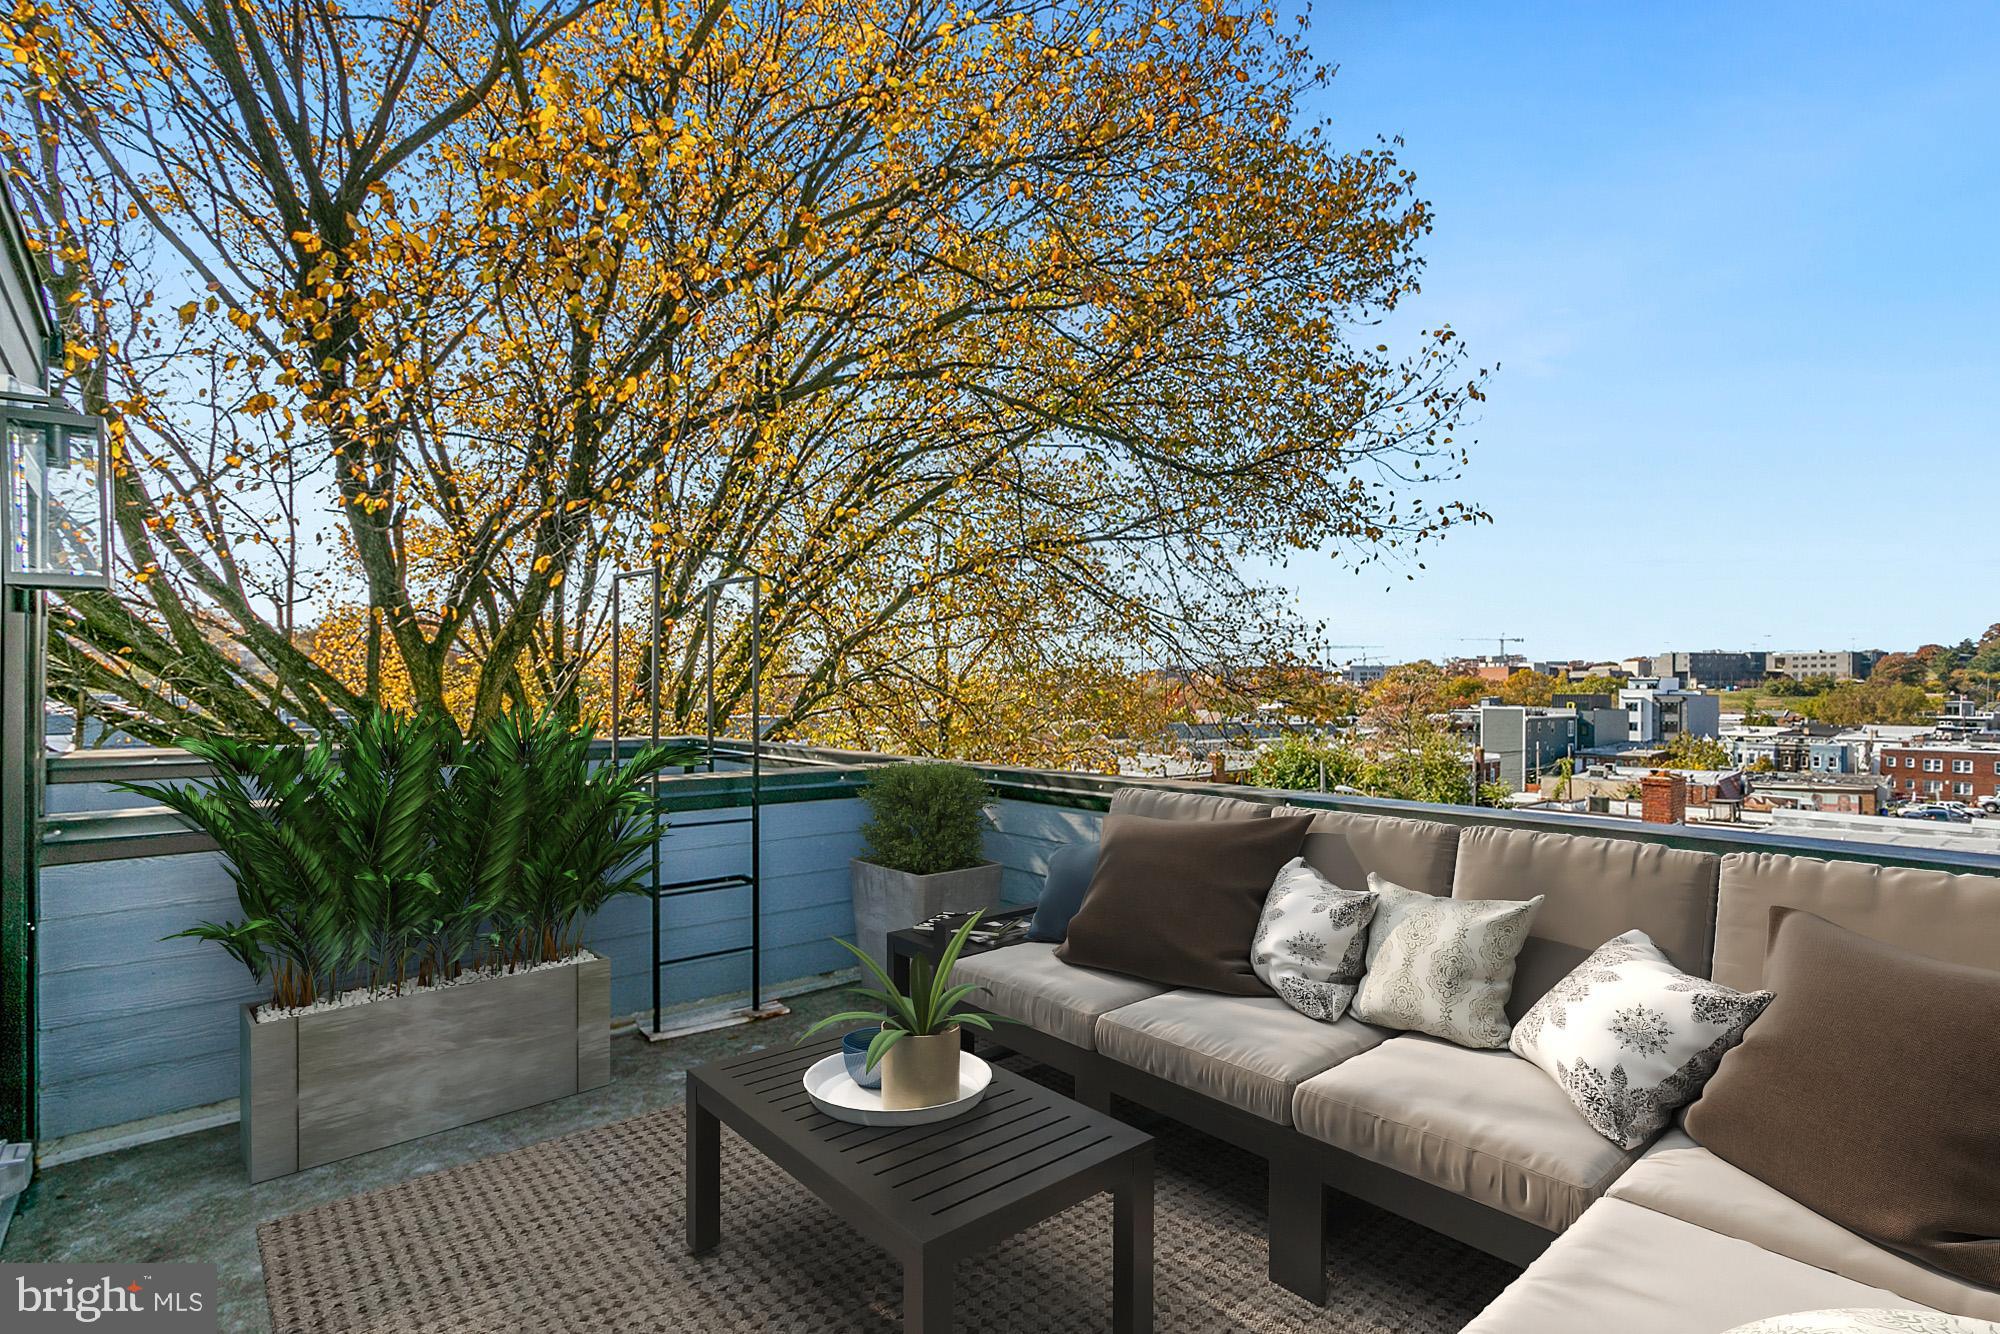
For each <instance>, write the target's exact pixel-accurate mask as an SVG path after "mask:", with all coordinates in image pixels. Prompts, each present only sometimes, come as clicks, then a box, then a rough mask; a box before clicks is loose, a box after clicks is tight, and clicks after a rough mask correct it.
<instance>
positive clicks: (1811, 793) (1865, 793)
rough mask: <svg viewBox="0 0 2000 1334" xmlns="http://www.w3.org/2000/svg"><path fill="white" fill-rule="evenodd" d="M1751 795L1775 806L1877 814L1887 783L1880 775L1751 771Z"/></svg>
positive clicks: (1856, 813) (1885, 799) (1843, 813)
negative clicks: (1753, 772) (1764, 772)
mask: <svg viewBox="0 0 2000 1334" xmlns="http://www.w3.org/2000/svg"><path fill="white" fill-rule="evenodd" d="M1750 795H1751V797H1752V798H1753V799H1755V800H1757V801H1761V802H1765V803H1768V804H1769V805H1771V806H1773V807H1785V808H1789V809H1792V810H1801V811H1830V812H1834V813H1837V814H1841V815H1875V814H1878V813H1879V812H1880V811H1881V809H1882V807H1883V805H1884V804H1885V802H1886V801H1887V798H1888V795H1889V793H1888V784H1887V783H1885V782H1884V781H1883V779H1882V778H1881V776H1880V775H1877V774H1825V773H1820V774H1814V773H1803V774H1752V775H1750Z"/></svg>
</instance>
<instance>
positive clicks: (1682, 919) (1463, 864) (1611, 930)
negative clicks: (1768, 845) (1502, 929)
mask: <svg viewBox="0 0 2000 1334" xmlns="http://www.w3.org/2000/svg"><path fill="white" fill-rule="evenodd" d="M1718 860H1719V859H1718V858H1716V857H1714V856H1712V855H1710V854H1709V853H1706V852H1683V851H1681V850H1679V849H1677V848H1663V847H1660V846H1659V845H1657V844H1653V843H1637V842H1633V841H1631V840H1629V839H1615V838H1591V837H1587V836H1585V835H1581V834H1545V833H1530V832H1528V831H1526V830H1520V829H1500V828H1493V827H1487V828H1481V829H1468V830H1466V831H1465V833H1464V834H1462V835H1460V837H1459V840H1458V865H1457V867H1456V869H1455V870H1454V871H1453V873H1452V882H1451V892H1452V895H1453V897H1455V898H1461V899H1525V898H1531V897H1533V896H1534V895H1536V894H1542V895H1546V896H1547V898H1548V901H1547V902H1546V903H1544V904H1543V905H1542V910H1541V911H1540V912H1538V913H1536V914H1535V929H1534V932H1533V935H1532V936H1531V937H1530V939H1529V941H1528V943H1527V946H1526V947H1525V948H1523V949H1522V951H1521V962H1520V967H1519V968H1518V969H1517V970H1516V972H1515V977H1514V997H1513V1000H1512V1002H1511V1003H1510V1004H1509V1006H1508V1010H1507V1012H1508V1014H1509V1015H1511V1016H1512V1017H1514V1018H1516V1019H1518V1018H1520V1017H1521V1016H1522V1015H1524V1014H1526V1013H1527V1012H1528V1007H1529V1006H1531V1005H1533V1004H1534V1003H1535V1002H1536V1001H1538V1000H1540V999H1541V998H1542V995H1543V993H1544V992H1546V991H1547V990H1548V989H1549V988H1550V987H1552V986H1554V985H1555V984H1556V983H1557V982H1560V981H1561V980H1562V979H1563V978H1564V977H1566V976H1568V974H1569V971H1570V970H1571V969H1572V968H1574V967H1576V966H1577V965H1578V964H1580V963H1582V962H1583V960H1584V958H1585V957H1586V956H1587V955H1588V954H1589V953H1590V952H1591V951H1592V950H1594V949H1596V948H1597V947H1598V946H1599V945H1602V944H1603V943H1604V942H1605V941H1607V940H1609V939H1611V938H1612V937H1613V936H1616V935H1622V934H1623V933H1625V932H1627V931H1630V930H1631V929H1632V928H1634V927H1637V928H1638V929H1639V930H1641V931H1644V932H1645V933H1646V934H1647V935H1648V936H1650V937H1652V940H1653V943H1654V944H1656V945H1658V946H1659V947H1660V948H1661V949H1662V950H1664V951H1665V952H1666V955H1667V958H1669V959H1671V960H1672V961H1673V964H1674V967H1676V968H1678V969H1680V970H1681V971H1682V972H1684V973H1693V974H1694V975H1695V976H1697V977H1707V976H1708V975H1709V941H1710V937H1711V934H1712V932H1713V930H1714V926H1715V884H1716V874H1717V870H1718ZM1730 985H1731V986H1734V987H1736V988H1737V989H1738V990H1750V989H1753V988H1754V987H1755V986H1756V983H1755V982H1754V981H1753V982H1751V983H1749V984H1747V985H1745V984H1743V983H1731V984H1730Z"/></svg>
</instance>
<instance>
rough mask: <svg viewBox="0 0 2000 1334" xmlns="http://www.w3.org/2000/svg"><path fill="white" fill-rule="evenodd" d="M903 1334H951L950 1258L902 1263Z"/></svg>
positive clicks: (923, 1258)
mask: <svg viewBox="0 0 2000 1334" xmlns="http://www.w3.org/2000/svg"><path fill="white" fill-rule="evenodd" d="M903 1334H951V1257H949V1256H947V1255H943V1254H940V1253H938V1252H926V1253H925V1254H924V1255H922V1256H921V1257H917V1256H913V1257H911V1258H909V1259H906V1260H904V1261H903Z"/></svg>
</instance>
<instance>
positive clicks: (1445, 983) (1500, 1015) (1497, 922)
mask: <svg viewBox="0 0 2000 1334" xmlns="http://www.w3.org/2000/svg"><path fill="white" fill-rule="evenodd" d="M1368 888H1369V889H1371V890H1373V891H1374V893H1375V898H1376V904H1375V920H1374V921H1372V922H1371V923H1369V926H1368V960H1367V970H1366V971H1365V972H1364V973H1363V974H1362V977H1361V986H1360V988H1359V989H1358V990H1357V991H1356V992H1355V994H1354V1017H1355V1018H1357V1019H1364V1020H1366V1021H1367V1022H1369V1023H1371V1024H1380V1025H1382V1026H1383V1027H1384V1028H1401V1029H1410V1030H1414V1031H1416V1032H1419V1033H1429V1034H1431V1035H1432V1036H1433V1037H1440V1038H1449V1039H1450V1040H1451V1041H1453V1042H1457V1043H1462V1044H1463V1045H1465V1046H1467V1047H1504V1046H1506V1045H1507V996H1508V994H1509V993H1510V992H1511V991H1512V990H1513V988H1514V961H1515V959H1516V957H1517V956H1519V954H1520V953H1521V946H1522V945H1523V944H1524V943H1526V941H1527V939H1528V930H1529V927H1530V926H1531V925H1532V924H1533V922H1534V920H1535V910H1536V909H1538V908H1540V907H1541V905H1542V901H1541V899H1539V898H1533V899H1528V900H1526V901H1524V902H1520V903H1509V902H1502V901H1498V900H1485V901H1481V902H1473V901H1471V900H1466V899H1441V898H1439V897H1437V896H1436V895H1435V894H1420V893H1418V892H1417V891H1415V890H1412V889H1404V888H1403V887H1402V886H1401V885H1397V884H1392V883H1390V882H1389V881H1387V880H1384V879H1383V878H1382V877H1381V876H1379V875H1371V876H1369V877H1368Z"/></svg>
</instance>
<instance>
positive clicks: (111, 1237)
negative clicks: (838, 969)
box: [0, 989, 852, 1331]
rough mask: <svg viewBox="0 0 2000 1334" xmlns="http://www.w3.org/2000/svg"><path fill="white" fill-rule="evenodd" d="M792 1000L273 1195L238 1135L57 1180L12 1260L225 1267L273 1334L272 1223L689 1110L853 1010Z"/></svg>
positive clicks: (43, 1184) (634, 1042)
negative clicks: (752, 1062)
mask: <svg viewBox="0 0 2000 1334" xmlns="http://www.w3.org/2000/svg"><path fill="white" fill-rule="evenodd" d="M785 999H786V1003H787V1004H788V1005H790V1006H791V1009H792V1013H791V1014H790V1015H787V1016H785V1017H782V1018H778V1019H767V1020H764V1021H762V1022H760V1023H756V1024H751V1025H746V1026H741V1027H737V1028H727V1029H720V1030H717V1031H715V1032H712V1033H702V1034H698V1035H695V1036H693V1037H687V1038H680V1039H677V1040H674V1041H670V1042H661V1043H649V1042H647V1041H646V1040H645V1039H643V1038H641V1037H639V1036H637V1035H635V1034H628V1035H624V1036H619V1037H614V1038H612V1040H611V1082H610V1083H609V1084H607V1085H606V1086H605V1087H603V1088H601V1089H596V1090H593V1091H592V1092H589V1093H580V1094H577V1095H576V1096H574V1097H569V1098H564V1099H562V1100H560V1101H558V1102H551V1103H544V1104H543V1105H541V1106H539V1107H530V1108H528V1109H527V1110H525V1111H520V1112H513V1113H510V1114H509V1115H506V1116H498V1117H494V1118H493V1119H492V1120H490V1121H481V1122H480V1123H478V1124H477V1125H470V1126H462V1127H460V1128H459V1129H457V1130H448V1131H445V1132H444V1133H442V1134H438V1135H431V1136H429V1137H427V1138H424V1139H420V1140H414V1141H412V1142H410V1143H408V1144H399V1145H396V1146H394V1147H392V1148H387V1149H382V1150H379V1151H377V1152H375V1153H369V1154H363V1155H362V1156H360V1157H358V1158H349V1159H346V1160H345V1161H343V1162H338V1163H328V1164H327V1165H326V1166H324V1167H315V1168H313V1169H312V1170H310V1171H306V1172H299V1173H297V1174H295V1175H293V1176H288V1177H279V1178H278V1179H277V1180H275V1181H266V1182H264V1183H263V1184H261V1185H256V1186H251V1185H247V1184H245V1182H244V1180H243V1164H242V1162H241V1160H240V1159H239V1158H238V1156H237V1143H236V1127H235V1126H233V1125H232V1126H225V1127H222V1128H220V1129H215V1130H204V1131H201V1132H199V1133H196V1134H192V1135H184V1136H181V1137H180V1138H177V1139H171V1140H161V1141H159V1142H157V1143H153V1144H146V1145H141V1146H139V1147H137V1148H132V1149H123V1150H120V1151H118V1152H116V1153H108V1154H104V1155H102V1156H99V1157H96V1158H86V1159H84V1160H82V1161H80V1162H74V1163H65V1164H63V1165H62V1166H59V1167H53V1168H49V1169H47V1170H46V1171H44V1172H41V1173H40V1174H38V1175H37V1177H36V1179H35V1182H34V1184H33V1185H32V1186H31V1187H30V1188H29V1191H28V1194H27V1196H26V1197H25V1199H24V1201H23V1203H22V1206H21V1211H20V1212H19V1213H18V1214H17V1215H16V1216H15V1218H14V1222H13V1226H12V1227H11V1228H10V1229H9V1230H8V1232H7V1240H6V1244H5V1247H4V1249H0V1259H5V1260H7V1261H10V1262H13V1263H17V1264H24V1263H32V1262H38V1261H58V1262H62V1261H68V1262H92V1263H106V1264H123V1263H132V1264H160V1263H171V1262H176V1261H194V1262H207V1263H212V1264H214V1265H215V1266H216V1267H217V1271H218V1278H219V1280H220V1303H219V1305H220V1317H221V1327H222V1329H224V1330H226V1331H238V1330H242V1331H264V1330H269V1329H270V1318H269V1313H268V1311H267V1310H266V1308H265V1304H264V1271H263V1266H262V1264H261V1263H260V1261H259V1259H258V1255H257V1225H258V1224H259V1223H262V1222H263V1221H264V1220H266V1219H270V1218H276V1217H279V1216H280V1215H283V1214H288V1213H292V1212H294V1211H295V1210H299V1209H305V1208H309V1207H311V1206H313V1205H316V1204H325V1203H327V1202H328V1201H331V1200H338V1199H343V1198H345V1197H346V1196H349V1195H353V1194H356V1193H358V1192H360V1191H365V1190H373V1189H375V1188H376V1187H379V1186H389V1185H394V1184H395V1183H397V1182H399V1181H407V1180H408V1179H410V1178H411V1177H416V1176H422V1175H424V1174H425V1173H428V1172H436V1171H439V1170H440V1169H443V1168H447V1167H455V1166H457V1165H458V1164H460V1163H466V1162H471V1161H473V1160H475V1159H479V1158H484V1157H486V1156H488V1155H489V1154H495V1153H503V1152H505V1151H507V1150H509V1149H517V1148H520V1147H521V1146H523V1145H527V1144H533V1143H536V1142H537V1141H540V1140H545V1139H553V1138H555V1137H557V1136H559V1135H566V1134H569V1133H570V1132H572V1131H577V1130H585V1129H588V1128H590V1127H592V1126H600V1125H607V1124H609V1123H611V1122H614V1121H623V1120H626V1119H627V1118H629V1117H634V1116H640V1115H643V1114H644V1113H646V1112H650V1111H654V1110H656V1109H658V1108H661V1107H668V1106H672V1105H673V1104H675V1103H678V1102H679V1101H681V1098H682V1095H683V1093H684V1091H685V1088H686V1078H685V1076H686V1072H687V1070H688V1069H689V1068H690V1067H692V1066H697V1065H703V1064H705V1063H707V1062H709V1061H713V1060H717V1059H719V1058H721V1057H724V1056H733V1055H737V1054H739V1053H742V1052H747V1051H755V1050H757V1049H758V1048H760V1047H770V1046H775V1045H779V1044H782V1043H788V1042H791V1041H793V1040H794V1039H796V1038H797V1037H798V1036H799V1035H800V1034H802V1033H803V1032H805V1030H806V1029H807V1027H809V1026H810V1025H811V1023H812V1022H813V1020H815V1019H817V1018H819V1017H820V1016H822V1015H826V1014H832V1013H835V1012H836V1011H838V1010H841V1009H845V1008H847V1005H848V1004H849V1003H850V1002H851V1000H852V998H851V997H847V996H845V995H844V994H843V993H842V992H841V991H839V990H837V989H835V990H825V991H816V992H811V993H807V994H804V995H796V996H788V997H786V998H785Z"/></svg>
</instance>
